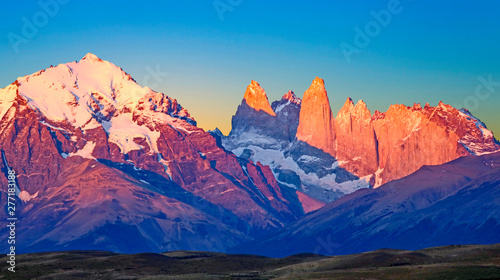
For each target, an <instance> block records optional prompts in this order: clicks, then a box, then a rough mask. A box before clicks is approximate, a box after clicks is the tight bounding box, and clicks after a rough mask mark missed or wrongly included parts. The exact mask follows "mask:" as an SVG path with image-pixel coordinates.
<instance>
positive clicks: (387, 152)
mask: <svg viewBox="0 0 500 280" xmlns="http://www.w3.org/2000/svg"><path fill="white" fill-rule="evenodd" d="M464 112H465V113H464ZM372 119H373V121H372V123H373V127H374V130H375V134H376V136H377V142H378V156H379V164H378V166H379V168H380V170H381V171H380V172H379V173H378V174H377V179H376V185H380V184H383V183H386V182H389V181H391V180H394V179H398V178H401V177H402V176H406V175H409V174H411V173H413V172H415V171H416V170H417V169H418V168H420V167H421V166H423V165H436V164H442V163H445V162H448V161H451V160H453V159H456V158H458V157H460V156H464V155H469V154H473V155H480V154H484V153H488V152H494V151H497V150H498V149H499V148H500V146H499V145H498V144H497V143H496V142H495V138H494V137H493V134H492V133H491V131H489V130H487V128H486V126H485V125H484V124H483V123H481V122H480V121H479V120H477V119H476V118H474V117H473V116H472V115H470V113H468V112H467V111H466V110H464V111H460V110H457V109H455V108H453V107H452V106H450V105H446V104H444V103H442V102H440V103H439V105H438V106H436V107H432V106H429V105H426V106H425V107H424V108H422V107H421V106H420V104H415V105H414V106H413V107H406V106H404V105H392V106H391V107H389V109H388V110H387V112H386V113H384V114H374V116H373V117H372Z"/></svg>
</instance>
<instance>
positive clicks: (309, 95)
mask: <svg viewBox="0 0 500 280" xmlns="http://www.w3.org/2000/svg"><path fill="white" fill-rule="evenodd" d="M296 137H297V140H300V141H303V142H306V143H308V144H309V145H311V146H314V147H316V148H319V149H321V150H323V151H324V152H326V153H329V154H331V155H333V156H335V131H334V122H333V116H332V110H331V108H330V101H329V100H328V95H327V93H326V89H325V82H324V81H323V79H321V78H318V77H316V78H315V79H314V80H313V82H312V84H311V86H310V87H309V88H308V89H307V90H306V91H305V92H304V98H303V99H302V106H301V110H300V118H299V126H298V128H297V135H296Z"/></svg>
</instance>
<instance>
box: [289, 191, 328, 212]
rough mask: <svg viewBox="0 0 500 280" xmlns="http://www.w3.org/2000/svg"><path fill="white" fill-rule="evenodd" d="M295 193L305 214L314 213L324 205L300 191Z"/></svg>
mask: <svg viewBox="0 0 500 280" xmlns="http://www.w3.org/2000/svg"><path fill="white" fill-rule="evenodd" d="M296 193H297V196H298V197H299V201H300V203H302V208H304V212H306V213H309V212H312V211H316V210H318V209H319V208H321V207H323V206H325V205H326V203H324V202H322V201H319V200H317V199H315V198H313V197H310V196H308V195H307V194H305V193H303V192H301V191H296Z"/></svg>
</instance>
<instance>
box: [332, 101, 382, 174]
mask: <svg viewBox="0 0 500 280" xmlns="http://www.w3.org/2000/svg"><path fill="white" fill-rule="evenodd" d="M335 135H336V136H337V138H336V143H337V145H336V147H337V152H336V154H337V159H338V160H339V161H341V162H345V163H344V164H343V165H342V167H344V168H346V169H347V170H348V171H350V172H352V173H354V174H356V175H358V176H366V175H369V174H373V173H374V172H375V171H377V166H378V158H377V140H376V138H375V133H374V130H373V125H372V122H371V114H370V111H369V110H368V108H367V107H366V104H365V103H364V102H363V101H362V100H360V101H359V102H358V103H357V104H356V106H354V103H353V102H352V99H351V98H347V101H346V102H345V104H344V106H343V107H342V108H341V109H340V111H339V112H338V114H337V117H336V118H335Z"/></svg>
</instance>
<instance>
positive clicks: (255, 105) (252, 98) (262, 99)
mask: <svg viewBox="0 0 500 280" xmlns="http://www.w3.org/2000/svg"><path fill="white" fill-rule="evenodd" d="M243 99H244V100H245V101H246V103H247V105H248V106H250V108H252V109H254V110H256V111H264V112H266V113H268V114H269V115H271V116H276V114H275V113H274V111H273V109H272V108H271V105H269V100H268V99H267V95H266V91H265V90H264V89H263V88H262V87H261V86H260V85H259V83H257V82H256V81H254V80H252V82H251V83H250V84H249V85H248V87H247V90H246V91H245V96H244V97H243Z"/></svg>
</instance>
